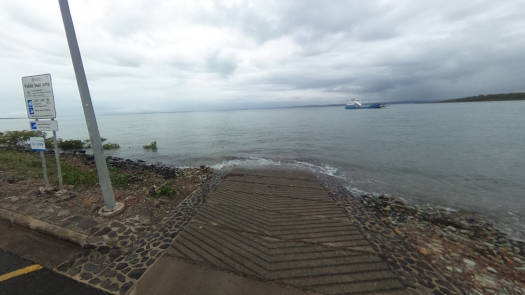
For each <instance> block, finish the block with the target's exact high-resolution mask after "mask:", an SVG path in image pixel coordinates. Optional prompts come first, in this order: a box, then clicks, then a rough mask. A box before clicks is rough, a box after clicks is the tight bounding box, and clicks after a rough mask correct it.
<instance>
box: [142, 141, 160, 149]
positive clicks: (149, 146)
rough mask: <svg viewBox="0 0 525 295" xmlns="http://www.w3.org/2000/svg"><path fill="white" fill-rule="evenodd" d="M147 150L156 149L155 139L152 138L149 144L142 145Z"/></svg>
mask: <svg viewBox="0 0 525 295" xmlns="http://www.w3.org/2000/svg"><path fill="white" fill-rule="evenodd" d="M143 147H144V148H145V149H147V150H157V141H156V140H154V141H152V142H151V143H150V144H147V145H145V146H143Z"/></svg>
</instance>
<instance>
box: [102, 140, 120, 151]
mask: <svg viewBox="0 0 525 295" xmlns="http://www.w3.org/2000/svg"><path fill="white" fill-rule="evenodd" d="M102 148H103V149H105V150H116V149H119V148H120V145H119V144H118V143H111V142H108V143H105V144H103V145H102Z"/></svg>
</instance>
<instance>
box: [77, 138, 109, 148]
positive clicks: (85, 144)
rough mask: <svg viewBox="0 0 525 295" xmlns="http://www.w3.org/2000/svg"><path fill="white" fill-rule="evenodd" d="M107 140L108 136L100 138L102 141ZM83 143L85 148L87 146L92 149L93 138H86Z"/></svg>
mask: <svg viewBox="0 0 525 295" xmlns="http://www.w3.org/2000/svg"><path fill="white" fill-rule="evenodd" d="M106 140H108V139H107V138H104V137H101V138H100V141H101V142H104V141H106ZM82 144H83V145H84V148H85V149H90V148H91V140H90V139H84V140H83V141H82Z"/></svg>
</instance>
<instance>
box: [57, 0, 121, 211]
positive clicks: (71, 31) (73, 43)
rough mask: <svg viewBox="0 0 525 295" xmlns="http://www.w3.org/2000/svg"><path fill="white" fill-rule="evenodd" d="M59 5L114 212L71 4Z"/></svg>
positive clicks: (100, 176)
mask: <svg viewBox="0 0 525 295" xmlns="http://www.w3.org/2000/svg"><path fill="white" fill-rule="evenodd" d="M58 4H59V5H60V12H61V13H62V21H63V22H64V29H65V31H66V36H67V43H68V45H69V52H70V53H71V60H72V61H73V68H74V69H75V76H76V78H77V85H78V91H79V92H80V99H81V100H82V108H83V109H84V117H85V118H86V124H87V128H88V131H89V139H90V140H91V146H92V148H93V154H94V156H95V164H96V166H97V172H98V180H99V183H100V187H101V188H102V195H103V196H104V204H105V211H113V210H114V209H115V195H114V194H113V187H112V185H111V180H110V179H109V171H108V166H107V164H106V159H105V158H104V152H103V150H102V141H101V140H100V133H99V131H98V125H97V120H96V117H95V110H94V109H93V105H92V103H91V96H90V94H89V88H88V84H87V79H86V73H85V72H84V66H83V65H82V58H81V56H80V49H79V48H78V42H77V36H76V35H75V28H74V27H73V20H72V19H71V13H70V11H69V4H68V2H67V0H58Z"/></svg>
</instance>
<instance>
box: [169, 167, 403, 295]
mask: <svg viewBox="0 0 525 295" xmlns="http://www.w3.org/2000/svg"><path fill="white" fill-rule="evenodd" d="M167 255H170V256H172V257H173V256H175V257H177V258H180V259H185V260H187V261H190V262H193V263H197V264H203V265H211V266H213V267H214V268H217V269H221V270H226V271H230V272H233V273H236V274H239V275H242V276H246V277H249V278H254V279H258V280H264V281H273V282H275V283H279V284H284V285H289V286H293V287H296V288H300V289H303V290H309V291H313V292H316V293H322V294H363V293H365V294H366V293H372V294H404V292H405V291H404V290H405V288H404V286H403V284H402V283H401V281H400V280H399V279H398V278H397V277H396V275H395V274H394V273H393V272H392V271H391V270H390V269H389V267H388V266H387V264H386V263H385V261H383V260H382V259H381V258H380V257H379V256H378V255H377V253H376V252H375V251H374V250H373V248H372V247H371V245H370V244H369V242H368V241H367V240H366V239H365V238H364V236H363V235H362V233H361V232H360V231H359V230H358V228H357V227H356V226H355V225H352V223H351V222H350V220H349V218H348V216H347V215H346V214H345V211H344V209H343V208H342V207H339V206H338V205H337V204H336V203H335V202H334V201H332V200H331V199H330V197H329V196H328V194H327V192H326V191H325V190H324V189H323V188H322V187H321V185H320V183H319V182H318V181H317V180H316V179H315V178H314V176H313V175H310V174H308V173H306V172H303V173H302V172H298V171H293V172H291V171H279V170H277V171H268V170H253V171H250V170H235V171H233V172H232V173H231V174H229V175H228V177H227V178H226V179H225V180H224V182H222V183H221V184H220V185H219V186H218V188H217V190H216V191H214V192H213V193H211V194H210V195H209V198H208V201H207V202H206V204H205V205H204V206H203V207H201V208H200V209H199V212H198V213H197V215H196V216H195V217H194V218H193V219H192V221H191V222H190V223H189V224H188V226H187V227H186V228H185V229H184V231H183V232H181V233H180V234H179V235H178V237H177V238H176V240H175V242H174V243H173V244H172V246H171V248H170V249H169V250H168V253H167Z"/></svg>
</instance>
